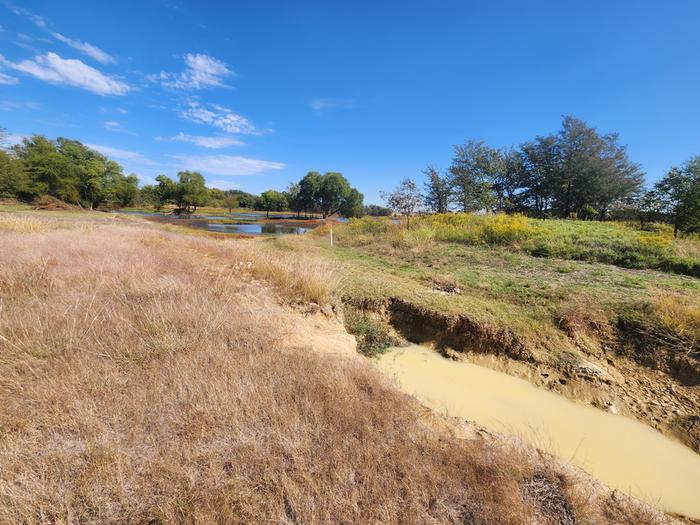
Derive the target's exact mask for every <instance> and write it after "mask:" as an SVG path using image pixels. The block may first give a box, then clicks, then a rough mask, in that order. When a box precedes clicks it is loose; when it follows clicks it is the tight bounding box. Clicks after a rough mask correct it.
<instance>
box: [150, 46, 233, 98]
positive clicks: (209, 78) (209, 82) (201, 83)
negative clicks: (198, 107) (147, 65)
mask: <svg viewBox="0 0 700 525" xmlns="http://www.w3.org/2000/svg"><path fill="white" fill-rule="evenodd" d="M185 66H186V68H185V71H183V72H182V73H180V74H176V73H166V72H165V71H161V72H160V73H159V74H157V75H151V76H150V77H149V79H150V80H151V81H154V82H156V81H157V82H160V83H161V84H162V85H163V86H165V87H169V88H175V89H203V88H210V87H226V84H225V83H224V80H225V79H226V78H227V77H230V76H232V75H233V74H234V73H233V71H231V70H230V69H229V68H228V66H227V65H226V63H225V62H222V61H221V60H219V59H217V58H214V57H212V56H209V55H204V54H198V53H187V54H186V55H185Z"/></svg>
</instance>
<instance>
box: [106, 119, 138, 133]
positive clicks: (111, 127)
mask: <svg viewBox="0 0 700 525" xmlns="http://www.w3.org/2000/svg"><path fill="white" fill-rule="evenodd" d="M102 125H103V127H104V128H105V129H106V130H107V131H115V132H117V133H126V134H127V135H134V136H135V135H136V133H134V132H133V131H129V130H128V129H126V128H125V127H124V126H122V124H121V123H120V122H116V121H114V120H107V121H105V122H104V123H103V124H102Z"/></svg>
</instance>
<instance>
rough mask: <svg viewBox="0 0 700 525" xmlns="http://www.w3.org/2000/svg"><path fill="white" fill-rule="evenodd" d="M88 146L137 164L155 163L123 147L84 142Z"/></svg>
mask: <svg viewBox="0 0 700 525" xmlns="http://www.w3.org/2000/svg"><path fill="white" fill-rule="evenodd" d="M85 145H86V146H87V147H88V148H92V149H94V150H95V151H99V152H100V153H102V154H103V155H105V156H106V157H109V158H111V159H117V160H121V161H125V162H129V163H132V164H134V165H137V166H156V165H157V163H156V162H155V161H153V160H151V159H149V158H148V157H145V156H144V155H143V154H141V153H138V152H136V151H128V150H125V149H119V148H113V147H111V146H103V145H101V144H85Z"/></svg>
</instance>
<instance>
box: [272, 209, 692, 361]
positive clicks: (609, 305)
mask: <svg viewBox="0 0 700 525" xmlns="http://www.w3.org/2000/svg"><path fill="white" fill-rule="evenodd" d="M548 222H552V223H553V224H554V225H553V226H552V227H551V228H552V230H553V231H555V232H556V233H552V237H553V238H557V237H559V236H563V235H564V232H566V231H569V232H570V235H575V236H576V237H577V238H579V239H580V238H588V239H598V238H599V230H601V228H603V227H602V226H601V225H599V224H596V223H593V224H590V223H577V224H576V225H574V226H569V225H567V224H557V222H556V221H548ZM559 222H560V223H564V222H566V221H559ZM545 224H547V223H545ZM589 224H590V226H589ZM372 228H375V227H369V228H368V227H366V226H362V227H361V228H357V227H356V226H353V225H351V226H348V227H336V231H335V237H336V246H335V248H334V249H333V250H331V249H329V247H328V244H327V239H326V238H325V237H324V234H323V232H318V233H317V234H316V235H314V236H310V237H309V238H306V239H303V240H298V239H293V240H290V239H281V240H279V241H277V245H279V246H283V247H284V248H285V249H287V250H296V251H299V252H305V253H308V252H310V251H315V252H316V253H317V254H319V255H320V256H321V257H322V258H326V259H330V260H334V261H337V263H339V264H341V265H342V267H343V269H344V276H345V278H344V280H343V282H342V286H341V290H342V294H343V295H344V296H345V299H346V301H347V302H348V303H351V304H355V305H357V306H368V305H369V306H371V305H372V304H373V303H374V304H382V303H385V302H386V301H387V300H389V299H399V300H401V301H405V302H408V303H411V304H412V305H415V306H416V308H418V309H419V310H423V311H425V312H435V313H439V314H444V315H446V316H452V317H459V316H462V317H466V318H468V319H470V320H472V321H473V322H474V323H475V324H477V325H479V326H481V327H483V328H484V329H485V330H486V331H488V332H491V333H494V334H496V333H497V332H500V333H501V335H503V333H502V332H503V331H504V330H505V331H507V332H508V333H509V334H510V335H511V336H512V337H513V338H515V339H516V340H517V341H519V342H521V343H522V344H524V345H525V346H526V347H528V348H529V349H532V350H533V351H544V352H545V353H549V354H550V355H551V356H552V357H553V359H561V358H564V359H568V358H569V357H570V356H571V354H572V353H573V354H577V353H580V351H581V350H585V351H589V350H595V349H596V348H592V347H599V346H600V345H601V344H607V343H611V338H612V337H613V336H614V335H615V332H616V330H617V328H618V327H619V326H620V324H621V323H622V322H624V321H626V320H629V321H630V322H632V321H635V322H637V321H639V322H643V323H645V324H644V328H648V329H649V331H650V332H653V333H654V334H657V333H658V334H662V335H663V334H667V333H668V334H670V335H669V338H670V337H671V335H674V334H676V335H677V334H678V333H680V332H682V333H683V334H685V335H684V337H685V339H682V340H681V342H680V344H681V345H683V344H685V345H686V349H690V347H689V345H694V344H697V337H698V330H699V329H700V327H699V326H698V323H699V322H700V320H699V319H698V313H697V311H696V310H697V300H698V297H699V296H700V280H698V279H696V278H693V277H690V276H684V275H678V274H673V273H667V272H660V271H658V270H631V269H625V268H621V267H618V266H613V265H608V264H600V263H593V262H587V261H578V260H571V259H563V258H545V257H534V256H531V255H528V254H527V253H524V251H525V250H524V249H523V248H522V246H520V245H519V244H514V245H511V246H500V245H492V246H489V245H485V244H484V243H473V244H465V243H461V242H446V241H445V242H441V241H436V240H435V239H434V235H433V236H430V237H428V238H426V237H425V235H424V232H422V231H421V230H422V225H420V224H418V225H417V226H415V227H414V228H415V229H414V230H413V231H411V232H405V231H400V230H399V229H398V228H396V227H395V226H391V225H389V226H388V229H386V226H384V227H382V228H381V229H377V230H376V231H372ZM585 228H590V229H591V230H592V232H589V231H585V232H584V233H583V234H581V232H580V231H581V229H585ZM605 228H606V229H605V232H606V235H607V236H609V235H610V232H611V231H613V232H614V231H620V232H621V233H620V235H621V236H625V235H630V234H629V232H628V228H624V227H619V226H617V227H613V228H612V230H611V229H610V228H607V227H605ZM572 232H578V233H572ZM536 235H537V236H538V237H540V236H543V235H544V233H542V230H538V232H537V233H536ZM540 242H548V243H550V244H557V245H567V244H574V242H573V241H572V240H571V239H568V240H565V241H557V242H555V241H554V240H552V238H545V239H544V240H541V241H540ZM621 243H622V244H624V242H622V241H621ZM693 243H697V241H688V242H687V243H686V244H687V245H684V247H683V249H684V250H685V251H686V252H690V253H691V254H693V253H694V251H697V247H696V246H695V244H693ZM589 244H591V245H600V244H601V243H599V242H594V241H589ZM611 245H613V243H612V242H611V241H610V240H608V241H606V246H611ZM592 249H594V246H593V247H592ZM606 249H607V248H606ZM562 250H563V249H562ZM686 258H687V259H689V260H690V261H691V263H692V260H693V257H690V256H687V257H686ZM669 304H671V305H675V308H676V309H677V310H678V311H676V312H673V313H674V316H675V317H676V318H677V319H679V320H685V322H686V325H683V326H667V325H669V322H668V321H669V320H668V319H666V318H665V316H664V313H665V312H666V311H667V310H668V308H669ZM693 305H695V306H693ZM647 309H648V311H647ZM661 310H663V311H661ZM681 310H682V311H681ZM640 312H644V313H645V316H644V319H639V313H640ZM684 316H685V317H684ZM668 334H667V335H668ZM669 340H670V339H669ZM615 344H616V345H617V346H618V350H623V348H622V347H620V344H619V341H617V342H615ZM630 351H634V349H631V350H630Z"/></svg>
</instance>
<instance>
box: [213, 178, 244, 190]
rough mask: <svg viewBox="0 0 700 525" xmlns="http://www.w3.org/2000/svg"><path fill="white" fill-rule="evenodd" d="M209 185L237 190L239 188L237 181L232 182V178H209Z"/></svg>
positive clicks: (220, 188) (221, 188)
mask: <svg viewBox="0 0 700 525" xmlns="http://www.w3.org/2000/svg"><path fill="white" fill-rule="evenodd" d="M207 186H209V187H210V188H217V189H219V190H237V189H239V186H238V184H236V183H235V182H232V181H230V180H221V179H217V180H208V181H207Z"/></svg>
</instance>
